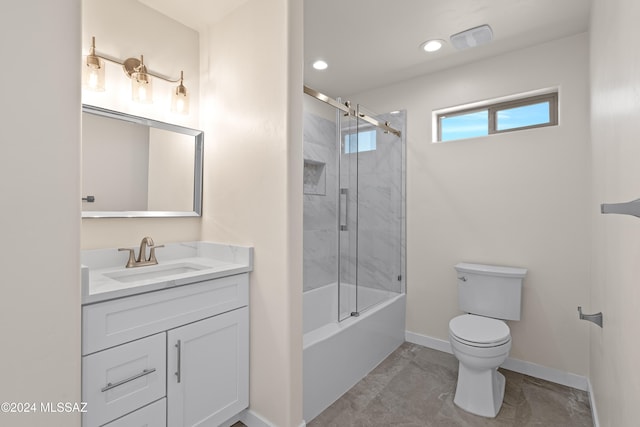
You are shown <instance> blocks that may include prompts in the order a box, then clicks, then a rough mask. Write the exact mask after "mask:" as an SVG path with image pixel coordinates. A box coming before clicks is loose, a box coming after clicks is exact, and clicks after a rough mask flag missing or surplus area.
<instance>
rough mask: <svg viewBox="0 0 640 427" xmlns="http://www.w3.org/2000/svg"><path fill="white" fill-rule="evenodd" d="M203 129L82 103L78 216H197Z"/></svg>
mask: <svg viewBox="0 0 640 427" xmlns="http://www.w3.org/2000/svg"><path fill="white" fill-rule="evenodd" d="M203 142H204V133H203V132H202V131H200V130H196V129H190V128H186V127H182V126H177V125H173V124H169V123H164V122H160V121H156V120H151V119H147V118H144V117H137V116H132V115H129V114H124V113H120V112H118V111H112V110H107V109H104V108H100V107H94V106H91V105H83V106H82V217H83V218H131V217H192V216H201V215H202V153H203V148H204V147H203V146H204V144H203Z"/></svg>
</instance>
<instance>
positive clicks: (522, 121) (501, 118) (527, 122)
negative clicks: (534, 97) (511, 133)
mask: <svg viewBox="0 0 640 427" xmlns="http://www.w3.org/2000/svg"><path fill="white" fill-rule="evenodd" d="M542 123H549V102H548V101H545V102H540V103H539V104H531V105H525V106H522V107H515V108H509V109H508V110H500V111H498V120H497V123H496V129H497V130H499V131H500V130H506V129H515V128H521V127H525V126H533V125H539V124H542Z"/></svg>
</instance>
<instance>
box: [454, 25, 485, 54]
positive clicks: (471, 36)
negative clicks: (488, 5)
mask: <svg viewBox="0 0 640 427" xmlns="http://www.w3.org/2000/svg"><path fill="white" fill-rule="evenodd" d="M450 39H451V44H452V45H454V46H455V47H456V49H458V50H464V49H468V48H470V47H476V46H481V45H483V44H487V43H489V42H490V41H491V40H492V39H493V31H491V27H490V26H488V25H481V26H479V27H475V28H470V29H468V30H465V31H462V32H460V33H457V34H454V35H452V36H451V37H450Z"/></svg>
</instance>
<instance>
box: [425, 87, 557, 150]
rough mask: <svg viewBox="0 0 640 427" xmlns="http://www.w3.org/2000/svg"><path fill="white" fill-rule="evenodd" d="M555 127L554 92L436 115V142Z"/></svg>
mask: <svg viewBox="0 0 640 427" xmlns="http://www.w3.org/2000/svg"><path fill="white" fill-rule="evenodd" d="M557 124H558V93H557V92H554V93H548V94H545V95H538V96H531V97H528V98H521V99H516V100H513V101H507V102H499V103H494V104H489V105H486V106H483V107H478V108H469V109H461V110H458V111H452V112H448V113H443V114H438V115H437V126H438V141H453V140H456V139H463V138H473V137H477V136H486V135H491V134H495V133H502V132H511V131H514V130H522V129H531V128H536V127H543V126H554V125H557Z"/></svg>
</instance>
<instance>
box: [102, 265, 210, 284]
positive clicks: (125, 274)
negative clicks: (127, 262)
mask: <svg viewBox="0 0 640 427" xmlns="http://www.w3.org/2000/svg"><path fill="white" fill-rule="evenodd" d="M205 268H210V267H207V266H205V265H199V264H191V263H183V264H171V265H166V266H163V265H154V266H146V267H133V268H130V269H127V270H126V271H115V272H113V273H105V274H104V275H105V276H107V277H109V278H111V279H114V280H117V281H119V282H123V283H131V282H137V281H140V280H149V279H158V278H161V277H165V276H173V275H176V274H184V273H191V272H194V271H198V270H204V269H205Z"/></svg>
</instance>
